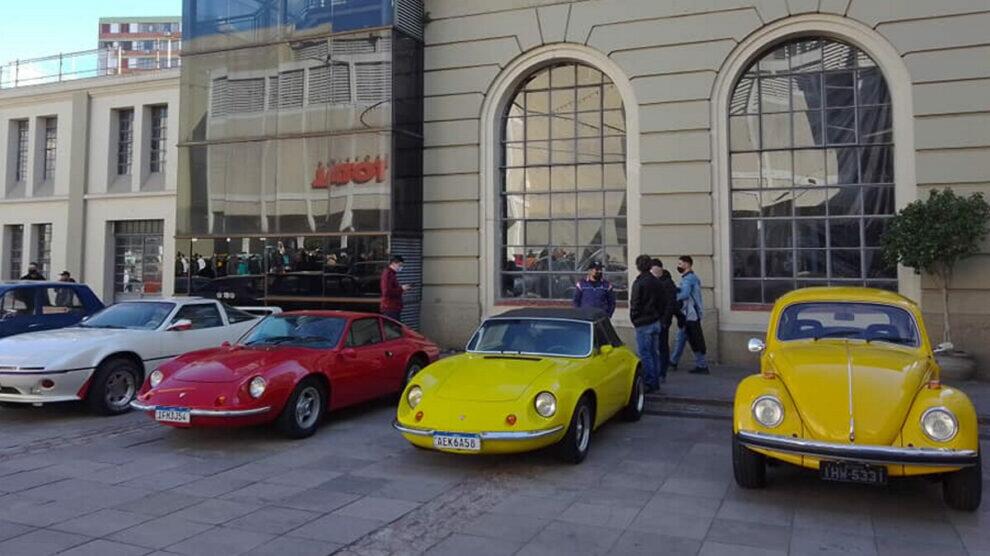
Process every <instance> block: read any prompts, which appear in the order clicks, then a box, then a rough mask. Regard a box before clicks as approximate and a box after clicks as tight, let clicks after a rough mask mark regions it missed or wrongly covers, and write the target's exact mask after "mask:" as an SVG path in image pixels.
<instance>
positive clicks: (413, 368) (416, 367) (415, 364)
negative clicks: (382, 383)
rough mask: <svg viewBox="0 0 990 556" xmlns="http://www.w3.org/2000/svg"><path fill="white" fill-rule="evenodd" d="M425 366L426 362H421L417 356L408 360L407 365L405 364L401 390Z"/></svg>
mask: <svg viewBox="0 0 990 556" xmlns="http://www.w3.org/2000/svg"><path fill="white" fill-rule="evenodd" d="M425 366H426V364H425V363H423V361H422V360H421V359H420V358H418V357H414V358H413V359H412V361H410V362H409V365H407V366H406V376H405V379H404V381H403V382H402V389H403V390H404V389H405V388H406V386H408V385H409V383H410V382H411V381H412V379H413V377H414V376H416V375H417V374H419V372H420V371H422V370H423V367H425Z"/></svg>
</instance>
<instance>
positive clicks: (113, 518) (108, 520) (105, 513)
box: [51, 510, 151, 537]
mask: <svg viewBox="0 0 990 556" xmlns="http://www.w3.org/2000/svg"><path fill="white" fill-rule="evenodd" d="M149 519H151V516H148V515H144V514H137V513H131V512H123V511H119V510H100V511H97V512H93V513H91V514H87V515H84V516H81V517H77V518H75V519H70V520H68V521H63V522H62V523H58V524H55V525H52V526H51V528H52V529H57V530H59V531H66V532H69V533H78V534H80V535H87V536H90V537H105V536H107V535H109V534H110V533H115V532H117V531H120V530H121V529H127V528H128V527H133V526H135V525H137V524H139V523H144V522H145V521H148V520H149Z"/></svg>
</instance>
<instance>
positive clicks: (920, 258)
mask: <svg viewBox="0 0 990 556" xmlns="http://www.w3.org/2000/svg"><path fill="white" fill-rule="evenodd" d="M988 225H990V205H988V204H987V202H986V201H985V200H984V199H983V195H982V194H981V193H975V194H973V195H971V196H969V197H962V196H959V195H956V194H955V193H954V192H953V191H952V190H951V189H948V188H946V189H943V190H941V191H939V190H933V191H932V192H931V194H930V195H929V197H928V199H924V200H921V199H919V200H917V201H914V202H913V203H911V204H909V205H908V206H906V207H904V208H903V209H901V210H900V211H899V212H898V213H897V214H896V215H895V216H894V217H893V218H892V219H891V221H890V223H889V225H888V227H887V230H886V232H884V235H883V238H882V247H883V256H884V259H885V260H886V261H887V262H888V263H891V264H902V265H904V266H906V267H910V268H913V269H914V272H915V273H916V274H922V273H925V274H928V275H930V276H932V277H933V278H934V279H935V281H936V282H937V284H938V286H939V288H940V289H941V292H942V343H941V344H940V345H939V349H937V350H936V352H937V353H936V358H937V359H938V363H939V367H941V368H942V376H943V377H944V378H948V379H950V380H966V379H969V378H972V376H973V372H974V371H975V369H976V365H975V364H974V362H973V359H972V357H971V356H969V354H967V353H966V352H964V351H962V350H957V349H955V348H954V347H953V345H952V328H951V326H950V323H949V281H950V280H951V279H952V272H953V269H954V268H955V266H956V263H958V262H959V261H961V260H963V259H966V258H968V257H971V256H973V255H975V254H976V253H978V252H979V248H980V243H981V242H982V241H983V240H984V239H986V237H987V232H988Z"/></svg>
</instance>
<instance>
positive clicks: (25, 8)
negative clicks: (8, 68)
mask: <svg viewBox="0 0 990 556" xmlns="http://www.w3.org/2000/svg"><path fill="white" fill-rule="evenodd" d="M0 5H2V9H3V16H2V17H0V64H6V63H7V62H10V61H13V60H16V59H21V60H23V59H26V58H37V57H40V56H49V55H52V54H58V53H59V52H75V51H78V50H89V49H91V48H96V46H97V44H96V41H97V37H98V33H99V20H100V18H101V17H120V16H166V15H168V16H172V15H174V16H178V15H181V14H182V0H132V1H125V0H0Z"/></svg>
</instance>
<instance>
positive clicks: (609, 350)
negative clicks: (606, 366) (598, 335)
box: [598, 344, 615, 355]
mask: <svg viewBox="0 0 990 556" xmlns="http://www.w3.org/2000/svg"><path fill="white" fill-rule="evenodd" d="M614 350H615V348H614V347H612V346H611V345H609V344H605V345H604V346H602V347H601V348H599V349H598V353H600V354H602V355H608V354H610V353H612V352H613V351H614Z"/></svg>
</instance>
